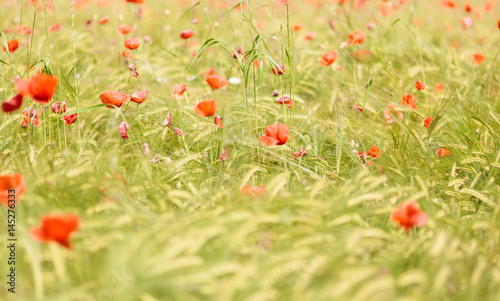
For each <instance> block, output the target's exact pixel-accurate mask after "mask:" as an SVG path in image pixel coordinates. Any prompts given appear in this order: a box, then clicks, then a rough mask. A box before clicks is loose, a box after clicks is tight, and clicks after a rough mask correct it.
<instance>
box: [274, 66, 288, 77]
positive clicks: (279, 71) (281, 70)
mask: <svg viewBox="0 0 500 301" xmlns="http://www.w3.org/2000/svg"><path fill="white" fill-rule="evenodd" d="M272 71H273V73H274V74H275V75H282V74H283V73H285V66H283V65H281V64H278V66H275V67H273V68H272Z"/></svg>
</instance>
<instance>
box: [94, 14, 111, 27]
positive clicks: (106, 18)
mask: <svg viewBox="0 0 500 301" xmlns="http://www.w3.org/2000/svg"><path fill="white" fill-rule="evenodd" d="M109 20H111V18H110V17H109V16H105V17H104V18H102V19H101V20H99V21H97V23H99V24H101V25H103V24H106V23H108V22H109Z"/></svg>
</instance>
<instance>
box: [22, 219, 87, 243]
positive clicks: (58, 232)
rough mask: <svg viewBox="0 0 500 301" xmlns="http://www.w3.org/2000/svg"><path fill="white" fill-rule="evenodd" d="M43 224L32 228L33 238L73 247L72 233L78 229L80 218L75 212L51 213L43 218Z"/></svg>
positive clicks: (31, 234)
mask: <svg viewBox="0 0 500 301" xmlns="http://www.w3.org/2000/svg"><path fill="white" fill-rule="evenodd" d="M41 224H42V225H41V226H39V227H33V228H31V229H30V236H31V238H33V240H35V241H38V242H42V243H49V242H56V243H58V244H59V245H61V246H63V247H65V248H67V249H71V241H70V240H71V234H72V233H73V232H75V231H77V230H78V227H79V225H80V218H79V217H78V216H77V215H75V214H60V213H51V214H47V215H45V216H43V217H42V218H41Z"/></svg>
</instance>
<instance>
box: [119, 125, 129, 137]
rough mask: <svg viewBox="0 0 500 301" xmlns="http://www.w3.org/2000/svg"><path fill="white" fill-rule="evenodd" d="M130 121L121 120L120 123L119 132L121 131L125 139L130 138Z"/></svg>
mask: <svg viewBox="0 0 500 301" xmlns="http://www.w3.org/2000/svg"><path fill="white" fill-rule="evenodd" d="M127 132H128V123H126V122H125V121H122V122H120V124H119V125H118V133H120V136H122V138H123V139H128V134H127Z"/></svg>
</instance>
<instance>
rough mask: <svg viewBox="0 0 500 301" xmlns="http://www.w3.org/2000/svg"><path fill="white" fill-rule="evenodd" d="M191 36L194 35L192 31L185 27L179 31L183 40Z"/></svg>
mask: <svg viewBox="0 0 500 301" xmlns="http://www.w3.org/2000/svg"><path fill="white" fill-rule="evenodd" d="M192 36H194V32H193V31H192V30H189V29H186V30H183V31H181V35H180V37H181V38H182V39H184V40H187V39H189V38H191V37H192Z"/></svg>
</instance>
